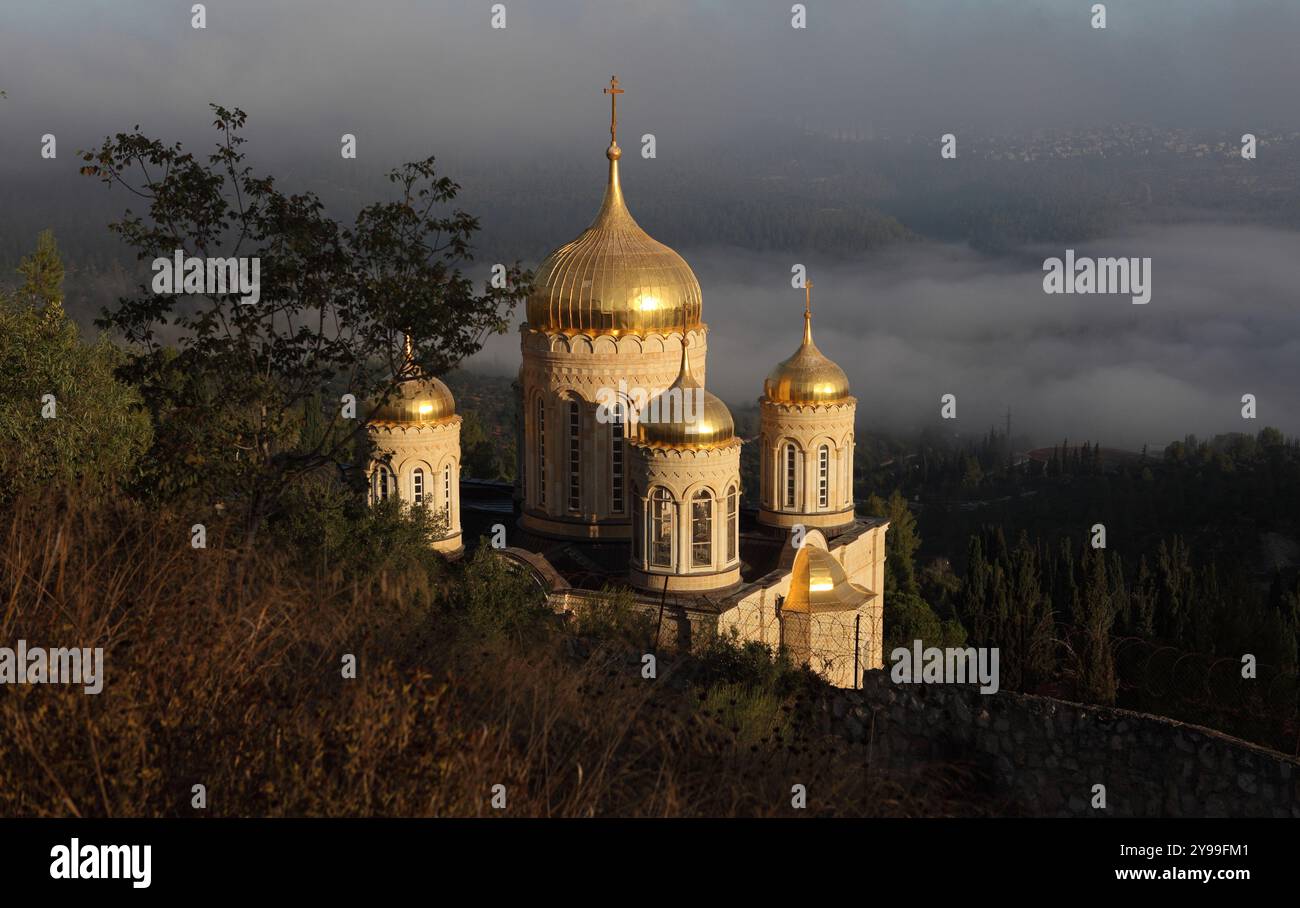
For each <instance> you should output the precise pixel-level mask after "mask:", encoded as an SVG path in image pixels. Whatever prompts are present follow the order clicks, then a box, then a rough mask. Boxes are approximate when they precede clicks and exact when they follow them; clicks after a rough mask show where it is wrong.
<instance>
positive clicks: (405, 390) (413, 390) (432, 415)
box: [370, 376, 456, 425]
mask: <svg viewBox="0 0 1300 908" xmlns="http://www.w3.org/2000/svg"><path fill="white" fill-rule="evenodd" d="M455 415H456V400H455V398H453V397H452V396H451V389H450V388H448V387H447V386H446V385H445V384H443V383H442V382H441V381H440V380H438V379H436V378H428V377H423V376H422V377H420V378H408V379H406V380H405V381H403V382H401V383H399V384H398V386H397V390H395V391H394V392H393V394H392V396H390V397H389V398H388V401H387V402H386V403H384V404H383V405H382V406H380V407H379V409H377V410H376V411H375V414H374V415H373V416H372V417H371V418H370V421H371V422H372V423H384V424H388V425H422V424H427V423H437V422H442V421H444V420H447V419H450V418H451V417H453V416H455Z"/></svg>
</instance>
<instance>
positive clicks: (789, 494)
mask: <svg viewBox="0 0 1300 908" xmlns="http://www.w3.org/2000/svg"><path fill="white" fill-rule="evenodd" d="M797 459H798V451H797V450H796V449H795V446H794V445H793V444H792V443H789V442H787V443H786V446H785V458H784V460H785V463H784V464H783V472H784V473H785V481H784V483H783V486H784V495H783V496H782V498H783V499H784V501H785V506H786V507H787V508H793V507H794V488H795V477H796V473H797V471H798V466H797Z"/></svg>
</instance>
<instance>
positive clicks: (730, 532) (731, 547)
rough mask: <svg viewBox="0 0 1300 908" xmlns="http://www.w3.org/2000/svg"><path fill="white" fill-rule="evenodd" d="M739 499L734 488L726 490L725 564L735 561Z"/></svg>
mask: <svg viewBox="0 0 1300 908" xmlns="http://www.w3.org/2000/svg"><path fill="white" fill-rule="evenodd" d="M739 499H740V496H739V495H738V494H737V493H736V487H735V486H732V487H731V488H730V489H728V490H727V564H731V562H733V561H735V560H736V542H737V540H738V539H739V537H740V527H739V526H738V525H737V517H738V516H739V507H740V501H739Z"/></svg>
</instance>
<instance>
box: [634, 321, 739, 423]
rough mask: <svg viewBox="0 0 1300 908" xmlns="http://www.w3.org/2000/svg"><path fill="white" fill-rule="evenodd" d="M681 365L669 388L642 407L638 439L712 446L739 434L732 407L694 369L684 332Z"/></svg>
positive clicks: (639, 417) (639, 416)
mask: <svg viewBox="0 0 1300 908" xmlns="http://www.w3.org/2000/svg"><path fill="white" fill-rule="evenodd" d="M682 344H683V347H682V368H681V372H679V373H678V375H677V380H676V381H674V382H673V383H672V384H671V385H670V386H669V387H668V388H667V390H665V391H663V392H661V393H659V394H657V395H655V396H654V397H652V398H651V399H650V400H649V401H648V402H647V403H646V405H645V406H644V407H643V408H642V409H641V412H640V414H639V415H638V421H637V441H638V442H639V443H641V444H643V445H653V446H656V447H661V448H712V447H717V446H718V445H723V444H726V443H727V442H729V441H731V440H732V439H734V438H735V437H736V426H735V423H734V422H733V421H732V419H731V411H730V410H728V409H727V405H726V404H724V403H723V402H722V401H721V400H719V399H718V398H717V397H715V396H714V395H712V394H710V393H709V392H708V391H706V390H705V389H704V386H703V385H701V384H700V382H699V379H697V378H696V377H695V376H694V375H693V374H692V373H691V367H690V362H689V361H688V359H687V353H686V347H685V344H686V340H685V335H683V339H682Z"/></svg>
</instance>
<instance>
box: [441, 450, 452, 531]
mask: <svg viewBox="0 0 1300 908" xmlns="http://www.w3.org/2000/svg"><path fill="white" fill-rule="evenodd" d="M442 510H443V512H444V513H445V514H447V516H448V517H450V516H451V461H450V460H449V461H447V462H446V463H445V464H444V465H443V467H442Z"/></svg>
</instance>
